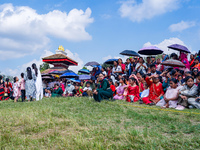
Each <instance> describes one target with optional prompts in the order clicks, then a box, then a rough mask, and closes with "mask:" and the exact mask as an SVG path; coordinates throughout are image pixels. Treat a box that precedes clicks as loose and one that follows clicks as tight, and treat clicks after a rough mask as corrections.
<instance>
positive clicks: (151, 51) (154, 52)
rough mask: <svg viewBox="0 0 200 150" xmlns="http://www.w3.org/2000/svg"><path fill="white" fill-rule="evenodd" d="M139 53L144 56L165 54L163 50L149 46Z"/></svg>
mask: <svg viewBox="0 0 200 150" xmlns="http://www.w3.org/2000/svg"><path fill="white" fill-rule="evenodd" d="M138 53H139V54H142V55H159V54H162V53H163V50H161V49H159V48H158V47H156V46H148V47H144V48H142V49H140V50H139V51H138Z"/></svg>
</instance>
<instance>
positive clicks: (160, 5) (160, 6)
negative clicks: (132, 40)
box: [119, 0, 180, 22]
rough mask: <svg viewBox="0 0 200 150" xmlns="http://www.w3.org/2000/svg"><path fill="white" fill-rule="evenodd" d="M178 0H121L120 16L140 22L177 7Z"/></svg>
mask: <svg viewBox="0 0 200 150" xmlns="http://www.w3.org/2000/svg"><path fill="white" fill-rule="evenodd" d="M179 2H180V0H142V3H137V1H136V0H128V1H123V2H121V3H122V5H121V7H120V9H119V11H120V14H121V17H124V18H129V19H130V20H131V21H133V22H141V21H142V20H145V19H151V18H153V17H155V16H159V15H162V14H165V13H167V12H170V11H173V10H175V9H177V8H178V7H179Z"/></svg>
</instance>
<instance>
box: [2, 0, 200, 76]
mask: <svg viewBox="0 0 200 150" xmlns="http://www.w3.org/2000/svg"><path fill="white" fill-rule="evenodd" d="M23 6H26V7H25V8H24V7H23ZM8 9H9V11H7V10H8ZM55 10H57V11H55ZM74 10H76V11H74ZM34 11H35V13H33V12H34ZM19 12H20V13H19ZM52 12H53V13H52ZM69 12H73V13H71V15H70V17H69ZM199 14H200V1H199V0H168V1H166V0H124V1H121V0H120V1H117V0H109V1H108V0H101V1H91V0H84V1H82V0H56V1H53V0H42V1H39V0H29V1H24V0H17V1H14V0H13V1H12V0H10V1H9V0H1V6H0V17H1V18H0V28H1V29H0V40H1V41H3V42H2V43H0V54H1V58H0V61H1V63H0V68H1V69H0V71H1V72H3V73H5V74H11V75H17V74H19V73H20V72H21V71H23V70H24V69H25V68H26V67H27V66H28V65H30V64H31V63H32V62H34V61H35V62H36V63H37V64H39V63H41V59H40V58H41V57H43V56H46V55H50V54H51V53H55V50H56V49H57V48H58V46H59V45H63V47H64V48H65V49H68V50H67V52H69V56H71V57H72V58H73V59H75V60H77V61H79V64H80V66H78V67H76V68H73V69H74V70H78V69H79V68H81V67H82V66H83V64H85V63H86V62H88V61H92V60H96V61H98V62H99V63H102V62H103V61H104V60H106V59H107V58H112V57H118V56H120V55H119V53H120V52H121V51H123V50H125V49H132V50H135V51H138V50H139V49H141V48H142V47H143V46H145V45H150V44H152V45H157V46H158V47H160V48H161V49H163V50H164V51H165V52H166V53H169V52H170V51H168V50H167V46H168V45H169V44H174V43H179V44H183V45H186V46H187V47H188V48H189V49H190V50H191V51H192V52H193V53H194V52H195V51H198V50H199V49H200V46H199V42H200V20H199ZM2 16H3V17H2ZM30 18H31V21H27V20H29V19H30ZM35 18H36V19H35ZM41 18H42V19H41ZM57 19H58V20H57ZM35 20H36V21H35ZM52 20H53V21H52ZM54 20H55V22H54ZM69 20H73V21H72V22H70V21H69ZM80 20H81V21H80ZM68 21H69V22H68ZM66 22H67V23H66ZM55 24H56V26H55ZM64 24H66V25H65V26H63V25H64ZM79 31H81V32H79ZM121 57H123V56H121Z"/></svg>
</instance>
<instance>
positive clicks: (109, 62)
mask: <svg viewBox="0 0 200 150" xmlns="http://www.w3.org/2000/svg"><path fill="white" fill-rule="evenodd" d="M114 61H118V59H108V60H106V61H105V62H104V63H105V64H109V65H113V62H114Z"/></svg>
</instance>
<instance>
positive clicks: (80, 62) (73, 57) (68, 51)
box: [66, 49, 84, 73]
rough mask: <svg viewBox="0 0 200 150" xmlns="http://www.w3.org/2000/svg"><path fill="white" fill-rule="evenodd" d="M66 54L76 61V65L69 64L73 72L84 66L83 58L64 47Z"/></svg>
mask: <svg viewBox="0 0 200 150" xmlns="http://www.w3.org/2000/svg"><path fill="white" fill-rule="evenodd" d="M66 52H67V56H68V57H69V58H71V59H73V60H75V61H76V62H78V66H69V69H70V70H73V71H74V72H75V73H78V70H80V69H82V68H83V66H84V63H83V60H82V59H81V58H80V56H79V55H78V54H77V53H72V52H71V51H70V50H68V49H66Z"/></svg>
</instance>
